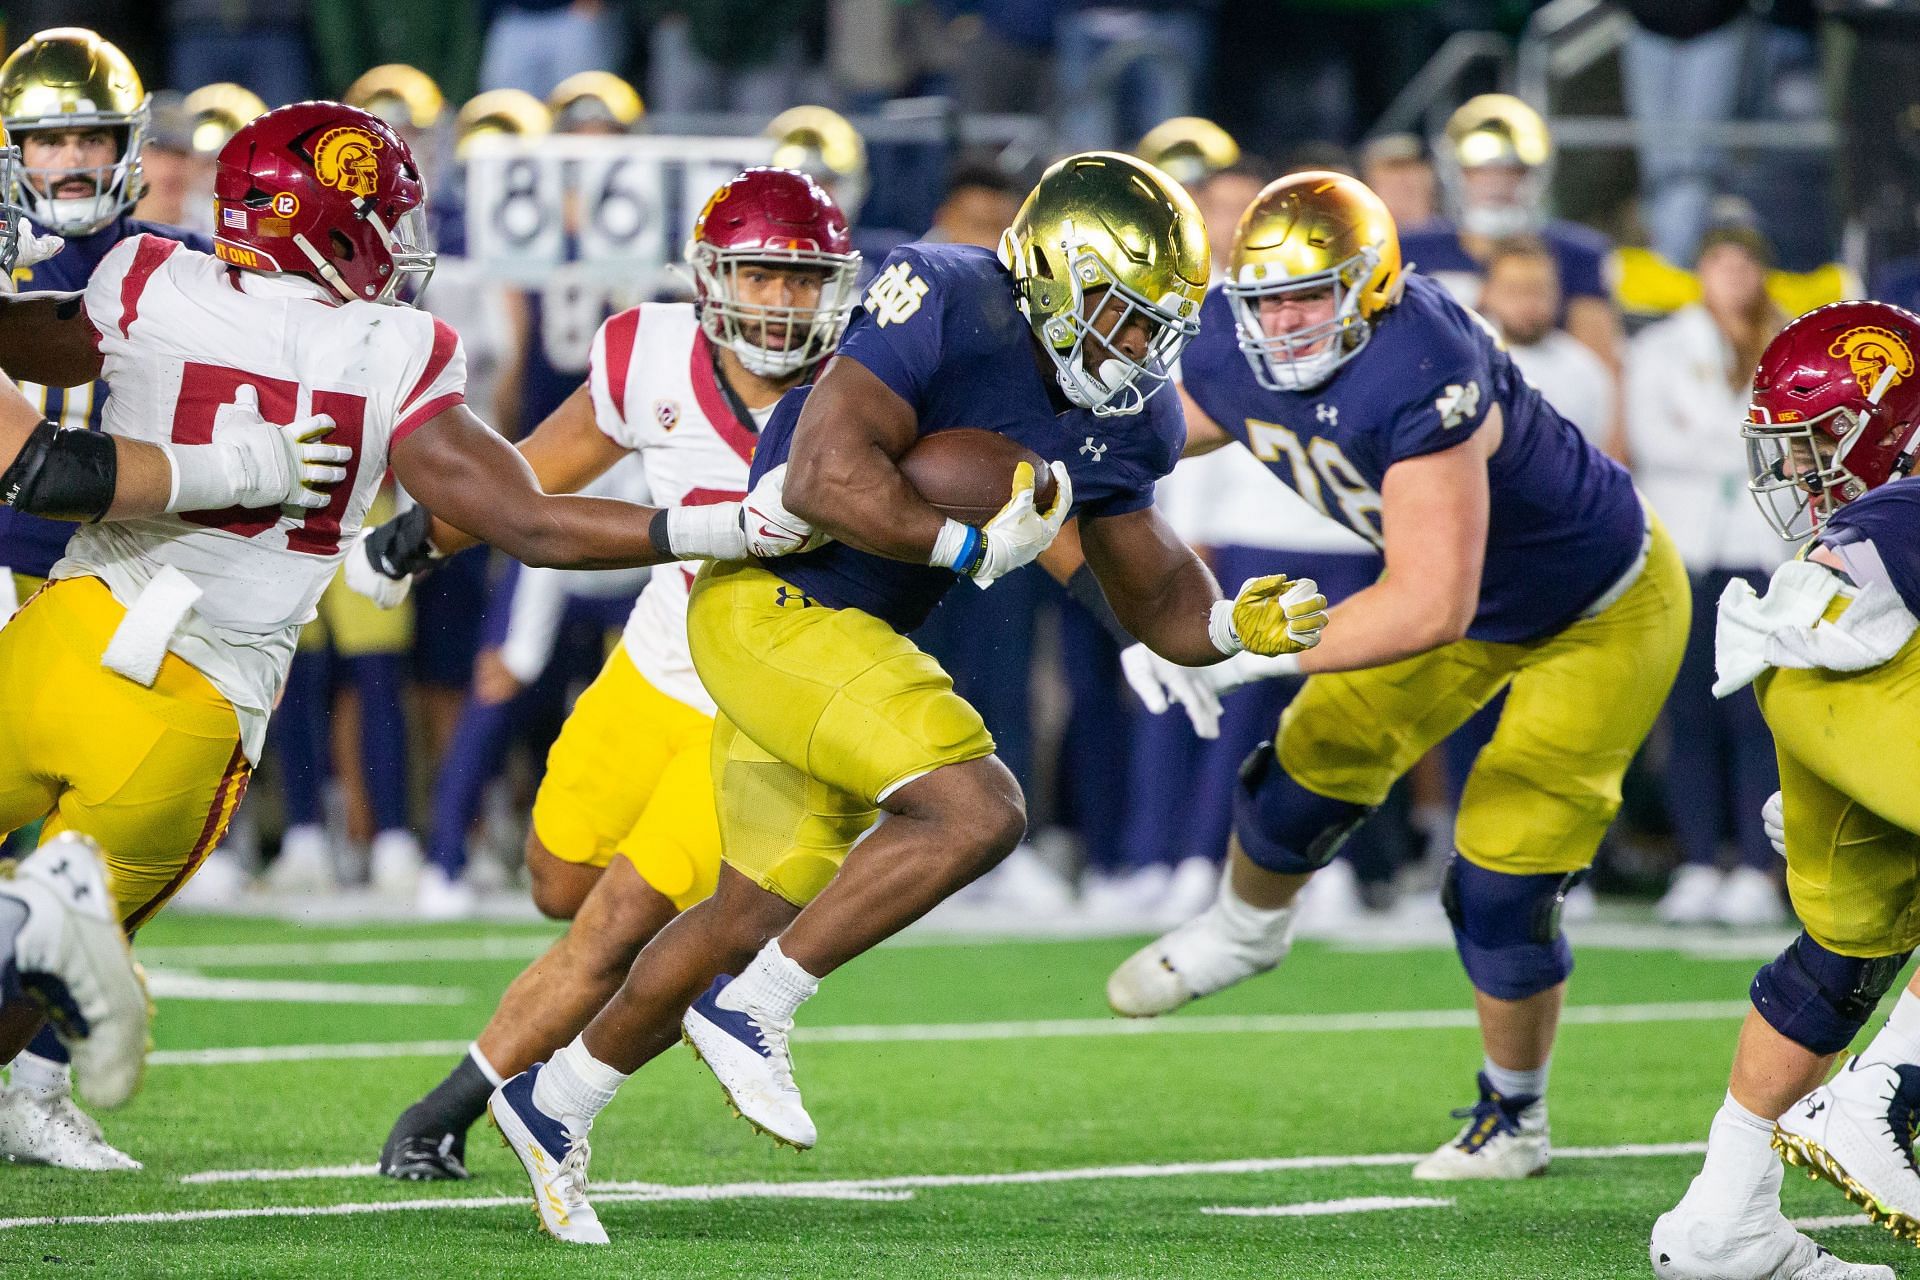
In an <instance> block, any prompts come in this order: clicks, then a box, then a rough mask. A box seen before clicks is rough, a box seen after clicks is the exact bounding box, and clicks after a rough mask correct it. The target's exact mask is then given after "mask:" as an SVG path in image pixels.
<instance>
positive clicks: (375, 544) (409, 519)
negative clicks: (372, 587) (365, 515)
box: [367, 506, 434, 582]
mask: <svg viewBox="0 0 1920 1280" xmlns="http://www.w3.org/2000/svg"><path fill="white" fill-rule="evenodd" d="M432 526H433V516H432V514H431V513H430V512H428V510H427V509H426V508H425V507H420V506H414V507H409V508H407V510H406V511H405V512H403V513H402V514H400V515H398V516H395V517H394V518H393V519H391V520H389V521H387V522H386V523H385V524H383V525H381V526H379V527H378V528H376V529H374V530H373V531H372V532H371V533H369V534H367V561H368V563H370V564H372V565H373V567H374V569H375V570H377V571H378V572H379V573H380V575H381V576H382V577H386V578H392V579H393V580H394V581H396V582H398V581H400V580H401V579H402V578H410V577H412V576H413V575H414V574H416V573H419V572H421V571H422V570H425V569H427V568H429V567H431V566H432V564H433V559H434V554H433V544H432V543H431V542H429V541H427V531H428V529H430V528H431V527H432Z"/></svg>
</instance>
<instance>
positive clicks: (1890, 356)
mask: <svg viewBox="0 0 1920 1280" xmlns="http://www.w3.org/2000/svg"><path fill="white" fill-rule="evenodd" d="M1827 354H1828V355H1830V356H1841V357H1843V358H1844V359H1845V360H1846V362H1847V363H1848V364H1849V365H1851V366H1852V368H1853V380H1854V382H1856V383H1857V384H1859V386H1860V389H1861V390H1863V391H1865V392H1867V393H1868V394H1869V395H1872V396H1873V397H1874V399H1876V400H1878V399H1879V397H1880V396H1881V395H1883V394H1885V393H1886V392H1887V391H1888V390H1890V389H1892V388H1893V387H1895V386H1897V385H1898V384H1900V383H1901V382H1904V381H1905V380H1906V379H1908V378H1911V377H1912V376H1913V352H1912V351H1911V350H1909V349H1908V347H1907V344H1906V341H1905V339H1903V338H1901V336H1900V335H1899V334H1897V333H1895V332H1894V331H1893V330H1891V329H1882V328H1880V327H1879V326H1878V325H1862V326H1860V327H1859V328H1858V329H1849V330H1847V331H1846V332H1845V333H1843V334H1841V335H1840V336H1839V337H1837V338H1835V339H1834V340H1833V345H1832V346H1830V347H1828V348H1827ZM1889 374H1891V376H1890V377H1889V376H1888V375H1889ZM1883 377H1885V378H1887V385H1886V386H1884V387H1883V386H1881V385H1880V379H1881V378H1883Z"/></svg>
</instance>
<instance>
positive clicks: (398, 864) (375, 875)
mask: <svg viewBox="0 0 1920 1280" xmlns="http://www.w3.org/2000/svg"><path fill="white" fill-rule="evenodd" d="M426 865H427V855H426V854H425V853H423V852H421V850H420V841H419V840H417V839H415V838H414V834H413V832H411V831H382V832H381V833H380V834H379V835H377V836H375V837H374V838H373V848H372V849H371V850H369V851H368V853H367V880H368V882H369V883H370V884H371V885H372V886H373V891H374V892H375V893H377V894H379V895H380V896H381V897H383V898H401V899H412V898H414V897H415V895H417V894H418V893H419V891H420V872H421V869H422V868H424V867H425V866H426Z"/></svg>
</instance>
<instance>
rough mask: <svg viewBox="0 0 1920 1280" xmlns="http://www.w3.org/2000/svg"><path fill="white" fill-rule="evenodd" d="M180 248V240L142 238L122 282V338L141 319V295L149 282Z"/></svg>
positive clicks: (157, 237)
mask: <svg viewBox="0 0 1920 1280" xmlns="http://www.w3.org/2000/svg"><path fill="white" fill-rule="evenodd" d="M179 247H180V242H179V241H178V240H164V239H162V238H161V237H159V236H141V237H140V247H139V248H137V249H135V250H134V251H133V265H132V266H130V267H128V268H127V276H126V279H124V280H122V281H121V282H120V336H121V337H123V338H124V337H126V336H127V330H128V329H129V328H131V327H132V325H133V322H134V321H135V320H137V319H139V318H140V295H141V294H142V293H143V292H145V291H146V287H147V281H149V280H151V279H152V278H153V273H154V272H156V271H158V270H159V269H160V264H161V263H163V262H165V261H166V260H167V259H168V258H170V257H172V256H173V251H174V250H175V249H178V248H179Z"/></svg>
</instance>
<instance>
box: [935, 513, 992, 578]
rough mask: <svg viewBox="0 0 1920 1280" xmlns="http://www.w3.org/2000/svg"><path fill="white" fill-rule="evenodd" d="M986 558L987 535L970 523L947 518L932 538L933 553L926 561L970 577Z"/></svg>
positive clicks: (937, 567) (936, 566)
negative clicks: (938, 532) (938, 534)
mask: <svg viewBox="0 0 1920 1280" xmlns="http://www.w3.org/2000/svg"><path fill="white" fill-rule="evenodd" d="M986 558H987V535H986V534H984V533H982V532H980V530H978V529H976V528H974V527H973V526H972V525H970V524H962V523H960V521H958V520H953V519H949V520H948V521H947V522H946V523H945V524H943V525H941V526H940V536H939V537H937V538H935V539H934V540H933V553H932V554H931V555H929V556H928V557H927V563H928V564H930V565H932V566H933V567H934V568H936V569H951V570H953V571H954V572H955V573H963V574H966V575H968V576H969V577H971V576H972V575H973V573H974V571H975V570H977V569H979V567H980V562H981V561H982V560H985V559H986Z"/></svg>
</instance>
